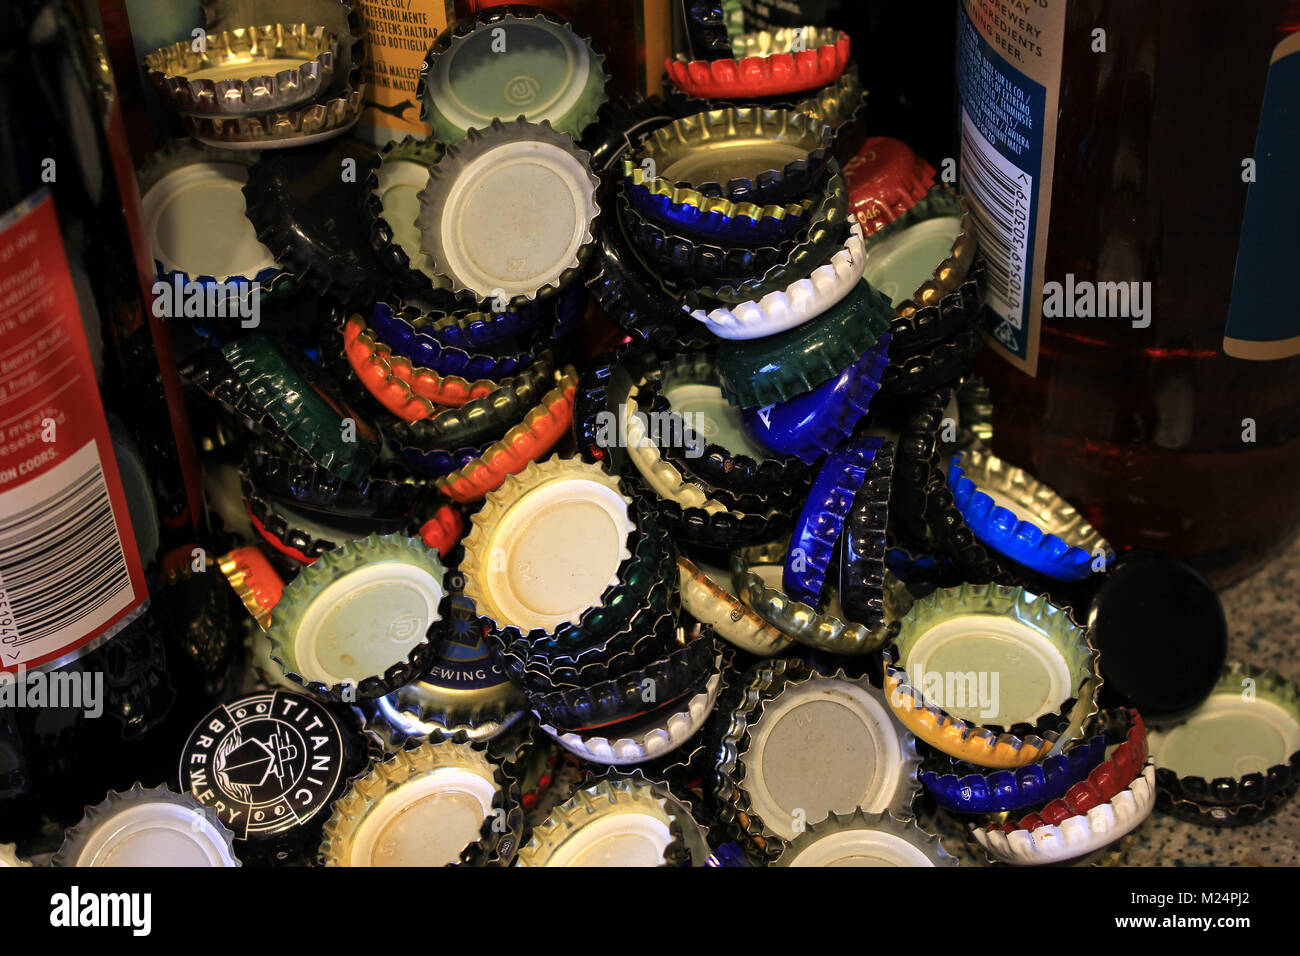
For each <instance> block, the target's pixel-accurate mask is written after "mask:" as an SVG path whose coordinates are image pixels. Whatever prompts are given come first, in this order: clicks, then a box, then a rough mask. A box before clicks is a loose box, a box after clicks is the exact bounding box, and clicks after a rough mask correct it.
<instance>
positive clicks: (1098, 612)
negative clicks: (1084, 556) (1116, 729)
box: [1089, 552, 1228, 719]
mask: <svg viewBox="0 0 1300 956" xmlns="http://www.w3.org/2000/svg"><path fill="white" fill-rule="evenodd" d="M1089 620H1090V621H1091V622H1092V625H1093V642H1094V644H1095V646H1096V648H1097V651H1098V653H1099V654H1100V655H1101V674H1102V677H1103V678H1104V679H1105V684H1104V686H1103V688H1102V694H1103V699H1104V702H1105V703H1106V705H1107V706H1110V704H1109V702H1108V701H1114V702H1117V703H1122V704H1127V705H1131V706H1134V707H1136V708H1137V709H1138V710H1139V711H1140V712H1141V713H1142V715H1143V716H1144V717H1146V718H1147V719H1152V718H1158V717H1161V716H1169V715H1174V714H1178V713H1181V712H1183V711H1186V710H1190V709H1191V708H1193V707H1195V706H1197V705H1198V704H1200V703H1201V702H1202V701H1203V700H1205V698H1206V696H1208V695H1209V693H1210V691H1211V690H1212V689H1213V688H1214V684H1215V681H1216V680H1217V679H1218V676H1219V672H1220V671H1221V670H1222V669H1223V664H1224V661H1225V660H1226V658H1227V653H1228V624H1227V621H1226V620H1225V618H1224V616H1223V606H1222V605H1221V604H1220V603H1219V596H1218V595H1217V594H1216V593H1215V591H1214V588H1213V587H1211V586H1210V582H1209V581H1207V580H1206V579H1205V578H1204V577H1202V576H1201V575H1200V574H1199V573H1198V572H1197V571H1195V570H1194V569H1193V568H1191V567H1189V566H1188V565H1186V564H1184V563H1183V562H1181V561H1179V560H1178V559H1176V558H1173V557H1170V556H1168V555H1164V554H1158V553H1153V552H1130V553H1129V554H1126V555H1124V556H1123V557H1122V558H1120V559H1119V560H1118V561H1117V562H1116V564H1115V566H1114V567H1113V568H1112V569H1111V570H1110V571H1109V572H1108V573H1107V574H1106V576H1105V580H1104V581H1103V583H1102V585H1101V587H1100V589H1099V590H1098V591H1097V594H1096V596H1095V597H1094V598H1093V601H1092V607H1091V611H1090V614H1089ZM1107 699H1108V700H1107Z"/></svg>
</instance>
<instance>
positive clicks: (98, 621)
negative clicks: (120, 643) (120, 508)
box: [0, 441, 135, 667]
mask: <svg viewBox="0 0 1300 956" xmlns="http://www.w3.org/2000/svg"><path fill="white" fill-rule="evenodd" d="M134 599H135V594H134V589H133V588H132V585H131V575H130V572H129V571H128V569H127V563H126V556H125V554H124V553H123V550H122V541H121V538H120V537H119V536H118V533H117V525H116V523H115V521H114V517H113V507H112V502H111V500H110V498H109V494H108V486H107V485H106V484H105V481H104V469H103V467H102V465H101V464H100V458H99V452H98V450H97V448H96V444H95V442H93V441H91V442H88V443H86V444H85V445H83V446H82V447H81V448H80V449H78V450H77V452H76V453H75V454H73V455H71V456H70V457H68V458H67V459H65V460H64V461H62V462H60V463H59V464H58V465H56V466H54V467H53V468H51V469H49V470H48V471H47V472H45V473H44V474H42V475H41V477H40V478H39V479H38V480H34V481H29V482H27V483H26V484H24V485H21V486H19V487H17V488H14V489H12V490H10V491H6V492H4V493H3V494H0V654H2V655H3V658H2V659H0V666H4V667H12V666H16V665H18V664H20V663H23V662H25V661H29V660H35V659H37V658H42V657H45V656H47V655H49V654H51V653H53V652H56V651H58V650H60V649H61V648H63V647H66V646H71V645H76V644H79V643H80V642H81V641H82V640H83V639H84V638H85V637H86V636H88V635H90V634H93V633H94V632H95V631H97V630H99V629H100V628H101V627H102V626H103V625H104V624H106V623H107V622H108V621H110V620H111V619H112V618H113V617H114V616H115V615H116V614H118V613H119V612H120V611H122V610H123V609H124V608H126V607H128V606H129V605H130V604H131V603H132V602H133V600H134Z"/></svg>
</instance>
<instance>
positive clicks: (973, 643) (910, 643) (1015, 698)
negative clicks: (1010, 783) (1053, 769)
mask: <svg viewBox="0 0 1300 956" xmlns="http://www.w3.org/2000/svg"><path fill="white" fill-rule="evenodd" d="M1096 658H1097V654H1096V652H1095V651H1094V650H1093V649H1092V646H1091V645H1090V644H1089V642H1088V636H1087V634H1086V632H1085V631H1084V630H1083V628H1081V627H1079V626H1078V625H1077V624H1075V623H1074V621H1073V620H1072V619H1071V618H1070V615H1069V612H1068V611H1067V610H1065V609H1062V608H1059V607H1056V606H1055V605H1053V604H1051V603H1049V602H1048V600H1047V599H1046V598H1045V597H1041V596H1035V595H1032V594H1027V593H1025V592H1024V591H1023V589H1021V588H1004V587H1001V586H996V585H969V584H968V585H962V586H961V587H959V588H947V589H941V590H937V591H935V592H934V593H933V594H931V595H929V596H928V597H926V598H923V599H921V600H918V601H916V603H915V604H914V605H913V607H912V609H911V610H910V611H909V612H908V613H907V615H906V616H905V617H904V618H903V619H902V621H901V622H900V628H899V634H898V639H897V643H896V644H895V645H891V646H890V647H889V648H887V649H886V659H885V691H886V695H887V697H888V700H889V705H890V707H891V708H893V710H894V713H895V715H896V716H897V717H898V719H899V720H900V721H902V723H903V724H904V725H905V726H906V727H908V728H909V729H911V730H912V731H913V732H914V733H916V735H917V736H918V737H920V738H921V739H923V740H925V741H926V742H927V743H929V744H931V745H932V746H934V747H936V748H937V749H939V750H941V751H943V752H944V753H946V754H949V755H950V756H953V757H957V758H959V759H961V760H966V761H968V762H970V763H973V764H977V765H979V766H984V767H1018V766H1022V765H1024V764H1027V763H1030V762H1032V761H1034V760H1038V759H1040V758H1042V757H1045V756H1047V755H1048V753H1050V752H1052V751H1053V750H1059V749H1062V748H1063V747H1064V746H1065V743H1066V742H1068V741H1067V739H1066V736H1073V735H1074V734H1076V733H1078V732H1080V729H1081V727H1082V725H1083V723H1085V722H1086V719H1087V717H1088V716H1091V715H1092V714H1094V713H1095V711H1096V706H1095V701H1094V694H1095V681H1092V678H1093V677H1094V670H1095V667H1096ZM981 680H983V682H984V683H983V686H982V687H981V685H980V681H981ZM995 681H996V684H995V683H994V682H995ZM972 692H973V693H972ZM972 697H974V698H975V699H974V700H972V699H971V698H972ZM1082 715H1087V716H1082ZM1081 718H1082V719H1081ZM1063 735H1065V736H1063Z"/></svg>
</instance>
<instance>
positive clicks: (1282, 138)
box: [1223, 32, 1300, 360]
mask: <svg viewBox="0 0 1300 956" xmlns="http://www.w3.org/2000/svg"><path fill="white" fill-rule="evenodd" d="M1297 103H1300V32H1297V33H1292V34H1291V35H1290V36H1288V37H1286V38H1285V39H1283V40H1282V42H1281V43H1279V44H1278V45H1277V47H1276V48H1275V49H1274V50H1273V57H1272V61H1271V62H1270V64H1269V68H1268V80H1267V82H1266V84H1265V87H1264V103H1263V106H1262V107H1261V109H1260V114H1259V131H1258V133H1256V136H1255V154H1254V156H1252V157H1251V160H1252V161H1253V162H1252V163H1250V164H1249V165H1251V166H1253V167H1254V168H1253V169H1252V170H1250V172H1249V173H1247V171H1246V166H1245V165H1243V176H1244V177H1250V178H1251V179H1252V180H1253V181H1250V186H1249V187H1248V192H1247V193H1246V212H1245V215H1244V216H1243V218H1242V221H1241V239H1240V241H1239V242H1238V244H1237V271H1236V272H1235V273H1234V275H1233V278H1232V297H1231V298H1230V299H1229V300H1228V324H1227V328H1226V329H1225V330H1224V335H1223V351H1224V352H1226V353H1227V354H1228V355H1232V356H1235V357H1236V358H1243V359H1255V360H1263V359H1277V358H1287V357H1289V356H1292V355H1300V311H1297V309H1296V307H1295V295H1294V293H1293V292H1292V291H1291V282H1292V274H1293V273H1294V271H1295V264H1296V262H1297V261H1300V232H1297V231H1296V223H1297V222H1298V221H1300V189H1297V188H1296V182H1295V171H1296V170H1297V169H1300V115H1298V114H1297V110H1296V104H1297Z"/></svg>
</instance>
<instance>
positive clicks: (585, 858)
mask: <svg viewBox="0 0 1300 956" xmlns="http://www.w3.org/2000/svg"><path fill="white" fill-rule="evenodd" d="M680 812H681V811H680V808H679V807H678V806H677V805H676V804H675V803H671V802H670V801H668V800H667V799H665V798H664V797H662V796H660V795H659V794H658V793H656V792H655V790H654V788H653V787H651V786H650V785H649V784H648V783H647V782H645V781H644V780H638V779H636V778H633V777H627V778H620V779H613V778H610V779H605V780H601V781H600V782H598V783H597V784H595V785H594V786H591V787H587V788H586V789H584V790H579V791H578V792H577V793H575V794H574V795H573V796H572V797H571V798H570V799H569V800H568V801H566V802H565V803H562V804H560V806H558V807H556V808H555V809H554V810H553V811H551V815H550V816H549V817H547V818H546V820H545V821H544V822H542V823H541V824H540V825H539V826H537V827H536V828H535V829H534V830H533V838H532V840H530V841H529V842H528V844H527V845H525V846H524V847H523V848H522V849H521V850H520V851H519V858H518V860H517V861H516V863H515V865H516V866H602V867H604V866H678V865H682V864H683V863H684V862H685V859H684V858H685V857H686V853H685V846H684V844H683V828H682V820H681V818H680V815H679V814H680Z"/></svg>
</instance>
